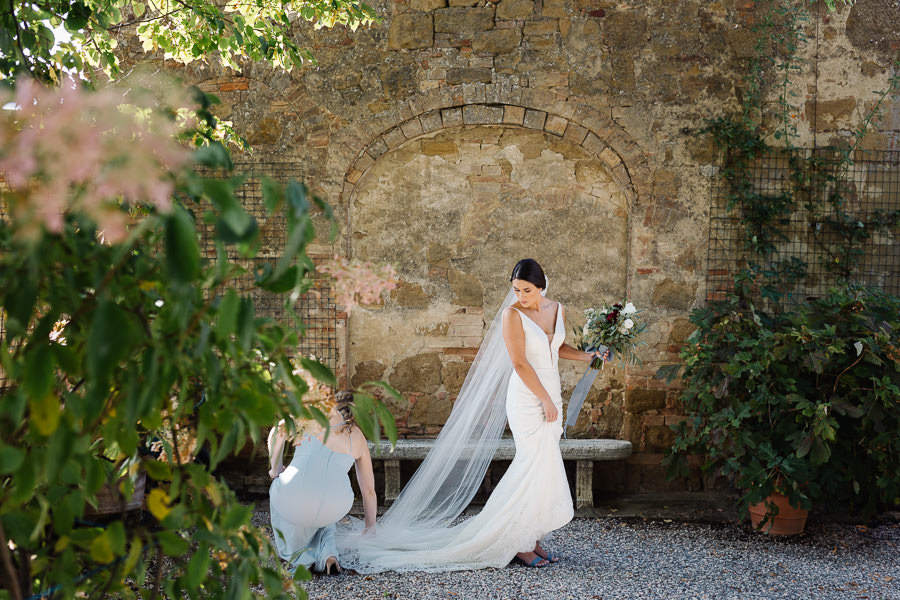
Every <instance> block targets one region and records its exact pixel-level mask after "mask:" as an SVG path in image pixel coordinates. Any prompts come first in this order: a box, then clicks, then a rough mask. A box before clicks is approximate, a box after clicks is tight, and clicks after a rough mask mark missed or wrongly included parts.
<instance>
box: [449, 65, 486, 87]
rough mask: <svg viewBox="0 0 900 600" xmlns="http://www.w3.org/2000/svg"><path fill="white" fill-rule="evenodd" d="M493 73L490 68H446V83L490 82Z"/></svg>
mask: <svg viewBox="0 0 900 600" xmlns="http://www.w3.org/2000/svg"><path fill="white" fill-rule="evenodd" d="M492 78H493V74H492V73H491V70H490V69H470V68H467V69H447V84H448V85H461V84H464V83H478V82H480V83H490V82H491V80H492Z"/></svg>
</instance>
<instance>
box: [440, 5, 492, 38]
mask: <svg viewBox="0 0 900 600" xmlns="http://www.w3.org/2000/svg"><path fill="white" fill-rule="evenodd" d="M493 28H494V9H493V8H488V7H483V8H441V9H438V10H436V11H434V31H435V33H450V34H457V35H458V34H466V33H469V34H471V33H475V32H476V31H488V30H490V29H493Z"/></svg>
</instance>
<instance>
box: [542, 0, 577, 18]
mask: <svg viewBox="0 0 900 600" xmlns="http://www.w3.org/2000/svg"><path fill="white" fill-rule="evenodd" d="M570 5H571V2H570V0H544V2H543V3H542V5H541V16H542V17H550V18H553V19H567V18H569V16H570V15H571V14H572V10H571V6H570Z"/></svg>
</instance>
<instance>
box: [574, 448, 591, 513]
mask: <svg viewBox="0 0 900 600" xmlns="http://www.w3.org/2000/svg"><path fill="white" fill-rule="evenodd" d="M593 507H594V461H592V460H579V461H578V462H577V464H576V470H575V508H593Z"/></svg>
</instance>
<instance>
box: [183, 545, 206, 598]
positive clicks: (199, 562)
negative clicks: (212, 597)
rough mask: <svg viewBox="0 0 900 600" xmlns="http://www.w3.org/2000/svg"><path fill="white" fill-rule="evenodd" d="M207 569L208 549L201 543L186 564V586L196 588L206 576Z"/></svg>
mask: <svg viewBox="0 0 900 600" xmlns="http://www.w3.org/2000/svg"><path fill="white" fill-rule="evenodd" d="M208 570H209V551H208V550H207V548H206V546H204V545H201V546H200V548H198V549H197V551H196V552H194V555H193V556H191V560H190V561H188V566H187V587H188V589H196V588H198V587H199V586H200V584H201V583H202V582H203V580H204V579H205V578H206V574H207V571H208Z"/></svg>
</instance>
